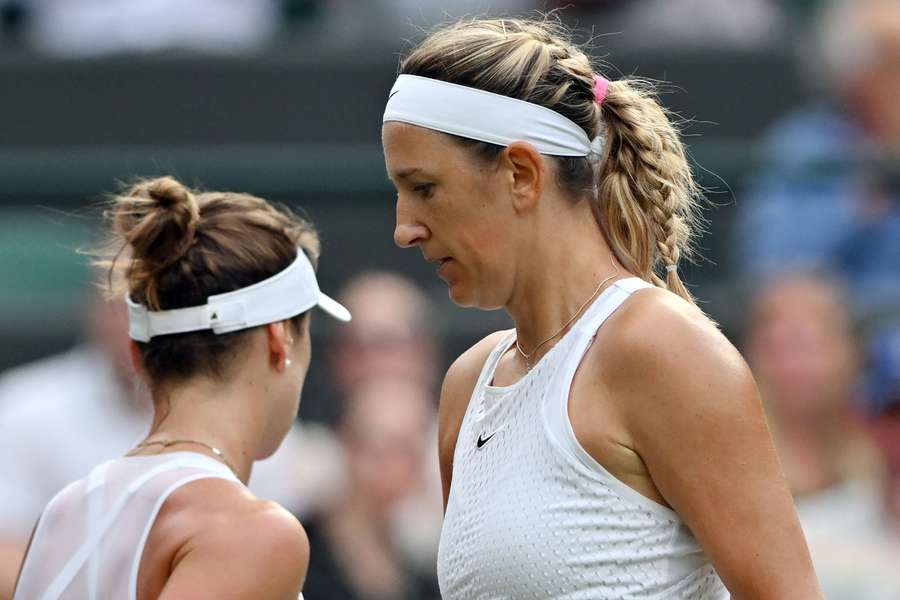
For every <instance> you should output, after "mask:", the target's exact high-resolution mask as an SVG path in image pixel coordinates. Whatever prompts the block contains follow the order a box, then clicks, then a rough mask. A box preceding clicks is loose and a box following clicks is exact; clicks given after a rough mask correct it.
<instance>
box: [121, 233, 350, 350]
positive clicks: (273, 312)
mask: <svg viewBox="0 0 900 600" xmlns="http://www.w3.org/2000/svg"><path fill="white" fill-rule="evenodd" d="M126 301H127V303H128V335H129V337H131V339H133V340H137V341H139V342H149V341H150V339H151V338H153V337H155V336H158V335H168V334H170V333H186V332H188V331H199V330H202V329H212V330H213V331H214V332H216V333H228V332H230V331H238V330H240V329H248V328H250V327H256V326H258V325H265V324H266V323H275V322H276V321H283V320H285V319H290V318H291V317H296V316H297V315H299V314H301V313H304V312H306V311H308V310H309V309H311V308H312V307H314V306H318V307H319V308H321V309H322V310H324V311H325V312H326V313H328V314H330V315H331V316H332V317H334V318H336V319H338V320H341V321H349V320H350V311H348V310H347V309H346V308H344V307H343V306H342V305H341V304H339V303H338V302H337V301H335V300H334V299H332V298H330V297H328V296H326V295H325V294H323V293H322V292H321V291H319V284H318V282H317V281H316V273H315V271H313V267H312V263H310V262H309V259H308V258H307V257H306V253H304V252H303V250H300V249H298V250H297V259H296V260H295V261H294V262H293V263H291V265H290V266H289V267H288V268H286V269H285V270H283V271H281V272H280V273H276V274H275V275H273V276H271V277H269V278H268V279H263V280H262V281H260V282H258V283H254V284H253V285H250V286H247V287H245V288H241V289H239V290H234V291H233V292H226V293H224V294H216V295H215V296H210V297H209V298H207V300H206V304H201V305H200V306H191V307H188V308H176V309H172V310H160V311H151V310H147V307H145V306H143V305H142V304H137V303H136V302H133V301H132V300H131V298H126Z"/></svg>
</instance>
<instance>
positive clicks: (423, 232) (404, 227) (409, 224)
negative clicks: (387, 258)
mask: <svg viewBox="0 0 900 600" xmlns="http://www.w3.org/2000/svg"><path fill="white" fill-rule="evenodd" d="M429 235H430V232H429V231H428V228H427V227H425V225H423V224H422V223H420V222H418V221H416V220H415V219H414V218H413V216H412V215H411V214H409V212H408V211H407V210H405V209H404V207H403V206H402V203H401V202H400V201H399V200H398V201H397V225H396V227H394V243H395V244H397V245H398V246H399V247H401V248H412V247H413V246H416V245H418V244H420V243H421V242H424V241H425V240H427V239H428V236H429Z"/></svg>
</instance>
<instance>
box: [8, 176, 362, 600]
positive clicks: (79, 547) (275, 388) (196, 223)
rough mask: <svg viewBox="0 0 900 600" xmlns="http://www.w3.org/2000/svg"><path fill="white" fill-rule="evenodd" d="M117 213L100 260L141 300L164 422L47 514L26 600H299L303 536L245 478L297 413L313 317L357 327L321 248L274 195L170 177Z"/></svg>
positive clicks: (134, 308)
mask: <svg viewBox="0 0 900 600" xmlns="http://www.w3.org/2000/svg"><path fill="white" fill-rule="evenodd" d="M110 216H111V217H112V225H113V234H114V236H113V238H114V241H113V244H112V250H113V254H112V257H111V258H109V259H108V260H105V261H101V262H102V264H104V265H105V266H106V267H107V268H108V269H109V270H110V281H111V282H113V283H114V285H113V293H114V294H116V295H118V294H121V295H123V296H125V300H123V301H127V303H128V310H129V335H130V337H131V338H132V340H133V341H132V343H131V352H132V360H133V363H134V366H135V368H136V370H137V372H138V373H140V375H141V377H142V378H143V379H144V380H145V381H146V383H147V384H148V386H149V389H150V391H151V394H152V396H153V405H154V418H153V422H152V425H151V427H150V433H149V435H148V436H147V438H146V439H145V440H144V441H142V442H141V443H139V444H138V445H137V446H136V447H135V448H134V449H133V450H132V451H131V452H130V453H129V454H127V455H126V456H125V457H122V458H118V459H114V460H111V461H109V462H106V463H104V464H102V465H100V466H98V467H96V468H95V469H94V470H93V471H91V473H90V474H89V475H88V476H87V477H86V478H84V479H82V480H80V481H76V482H75V483H72V484H71V485H69V486H68V487H66V488H65V489H64V490H63V491H61V492H60V493H59V494H58V495H57V496H56V497H55V498H54V499H53V500H52V501H51V502H50V503H49V504H48V506H47V508H46V509H45V511H44V513H43V515H42V516H41V518H40V520H39V521H38V524H37V526H36V528H35V532H34V535H33V537H32V542H31V544H30V548H29V551H28V553H27V554H26V557H25V561H24V563H23V566H22V570H21V573H20V578H19V582H18V586H17V590H16V592H15V595H14V598H15V600H31V599H38V598H40V599H42V600H54V599H73V600H74V599H89V598H96V599H116V600H118V599H126V598H131V599H133V600H150V599H155V598H164V599H171V600H174V599H181V598H185V599H187V598H234V599H241V598H246V599H247V600H250V599H272V600H286V599H291V600H293V599H296V598H297V597H298V594H299V593H300V590H301V587H302V585H303V580H304V577H305V575H306V569H307V565H308V559H309V556H308V555H309V547H308V543H307V540H306V534H305V533H304V531H303V528H302V526H301V525H300V523H298V522H297V520H296V519H295V518H294V517H293V516H292V515H291V514H290V513H289V512H287V511H286V510H285V509H283V508H282V507H280V506H278V505H277V504H274V503H272V502H267V501H264V500H261V499H259V498H256V497H255V496H253V495H252V494H251V493H250V492H249V491H248V490H247V488H246V487H245V484H246V483H247V481H248V480H249V478H250V471H251V469H252V466H253V462H254V461H256V460H260V459H263V458H266V457H267V456H269V455H271V454H272V453H273V452H274V451H275V450H276V449H277V448H278V445H279V444H280V443H281V441H282V439H283V438H284V436H285V435H286V433H287V432H288V430H289V428H290V426H291V424H292V422H293V420H294V418H295V417H296V414H297V409H298V404H299V398H300V392H301V389H302V387H303V381H304V378H305V377H306V373H307V370H308V368H309V361H310V353H311V348H310V336H309V321H310V309H312V308H314V307H316V306H318V307H320V308H322V309H324V310H325V311H326V312H328V313H329V314H331V315H332V316H334V317H336V318H338V319H341V320H345V321H346V320H349V318H350V314H349V313H348V312H347V310H346V309H344V308H343V307H342V306H341V305H339V304H338V303H337V302H335V301H334V300H332V299H331V298H329V297H328V296H325V295H324V294H322V293H321V292H320V291H319V287H318V284H317V282H316V276H315V272H314V268H315V267H314V266H315V264H316V262H317V260H318V255H319V242H318V236H317V234H316V232H315V230H314V229H313V227H312V225H311V224H310V223H309V222H307V221H305V220H303V219H301V218H299V217H297V216H295V215H293V214H291V213H290V212H289V211H288V210H286V209H283V208H276V207H275V206H273V205H271V204H269V203H268V202H266V201H265V200H262V199H260V198H256V197H254V196H250V195H247V194H237V193H229V192H196V191H193V190H191V189H189V188H187V187H185V186H184V185H182V184H181V183H179V182H178V181H176V180H174V179H172V178H170V177H162V178H158V179H151V180H147V181H142V182H139V183H137V184H136V185H134V186H133V187H131V188H130V189H128V190H127V191H126V192H125V193H124V194H123V195H121V196H119V197H117V198H116V199H115V202H114V204H113V206H112V208H111V211H110ZM48 443H51V444H52V443H53V441H52V440H48ZM59 450H60V452H72V451H77V449H75V448H60V449H59Z"/></svg>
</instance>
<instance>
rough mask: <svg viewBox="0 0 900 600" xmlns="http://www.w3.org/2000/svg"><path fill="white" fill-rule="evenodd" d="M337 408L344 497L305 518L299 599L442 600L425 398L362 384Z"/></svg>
mask: <svg viewBox="0 0 900 600" xmlns="http://www.w3.org/2000/svg"><path fill="white" fill-rule="evenodd" d="M351 310H352V309H351ZM355 318H356V315H354V319H355ZM343 408H344V410H343V413H342V415H341V417H340V420H339V424H338V430H337V431H338V437H339V439H340V442H341V445H342V446H343V449H344V456H345V462H346V476H347V482H346V489H345V490H344V493H343V495H342V496H341V497H340V498H339V499H338V500H337V501H335V502H334V503H333V504H331V505H330V506H329V507H328V508H327V509H325V510H324V511H323V512H322V513H321V514H319V515H318V516H312V517H310V516H307V517H305V518H304V527H305V528H306V531H307V534H308V536H309V541H310V565H309V574H308V576H307V578H306V584H305V586H304V589H303V593H304V595H305V596H306V597H307V598H316V599H317V600H328V599H331V598H334V599H340V600H357V599H358V600H394V599H398V600H399V599H406V600H418V599H421V600H426V599H427V600H430V599H433V598H434V599H436V598H439V592H438V589H437V576H436V572H435V564H436V554H437V543H438V537H439V535H440V525H441V500H440V498H441V495H440V483H439V481H438V478H437V475H436V473H437V456H436V455H437V452H436V442H435V436H436V433H435V407H434V403H433V400H432V396H431V393H430V392H429V391H428V390H427V389H425V388H423V387H421V386H420V385H418V384H416V383H415V382H413V381H411V380H409V379H398V378H383V379H379V380H367V381H366V383H365V384H364V385H360V386H357V387H356V388H355V389H354V391H353V392H351V393H350V395H349V396H348V397H347V398H346V401H345V403H344V405H343ZM429 473H430V474H431V475H429Z"/></svg>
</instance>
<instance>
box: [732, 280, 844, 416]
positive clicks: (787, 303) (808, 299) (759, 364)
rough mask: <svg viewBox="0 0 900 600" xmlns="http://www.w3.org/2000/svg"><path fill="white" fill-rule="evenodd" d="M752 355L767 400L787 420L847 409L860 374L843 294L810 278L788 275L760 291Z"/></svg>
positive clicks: (749, 348)
mask: <svg viewBox="0 0 900 600" xmlns="http://www.w3.org/2000/svg"><path fill="white" fill-rule="evenodd" d="M747 357H748V360H749V362H750V364H751V366H752V367H753V371H754V374H755V376H756V378H757V380H758V381H759V384H760V388H761V390H762V392H763V397H764V398H765V399H766V402H767V404H768V405H769V406H770V408H771V409H772V410H774V411H775V412H777V413H779V414H780V415H781V416H782V417H788V418H797V419H804V418H815V417H817V416H821V415H826V414H829V413H830V412H831V411H833V409H835V408H838V407H846V406H847V405H848V402H849V396H850V394H851V393H852V389H853V386H854V385H855V383H856V378H857V375H858V366H857V360H858V359H857V352H856V347H855V344H854V339H853V335H852V332H851V328H850V322H849V318H848V315H847V313H846V309H845V308H844V307H843V306H842V304H841V297H840V295H839V294H838V292H837V290H836V289H834V288H833V287H832V286H831V285H829V284H828V283H826V282H824V281H818V280H816V279H813V278H811V277H800V278H795V279H785V280H782V281H779V282H776V283H775V284H773V285H772V286H770V287H769V288H767V289H764V290H763V291H762V292H761V294H760V295H759V296H758V297H757V299H756V301H755V303H754V306H753V309H752V318H751V323H750V328H749V331H748V338H747Z"/></svg>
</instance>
